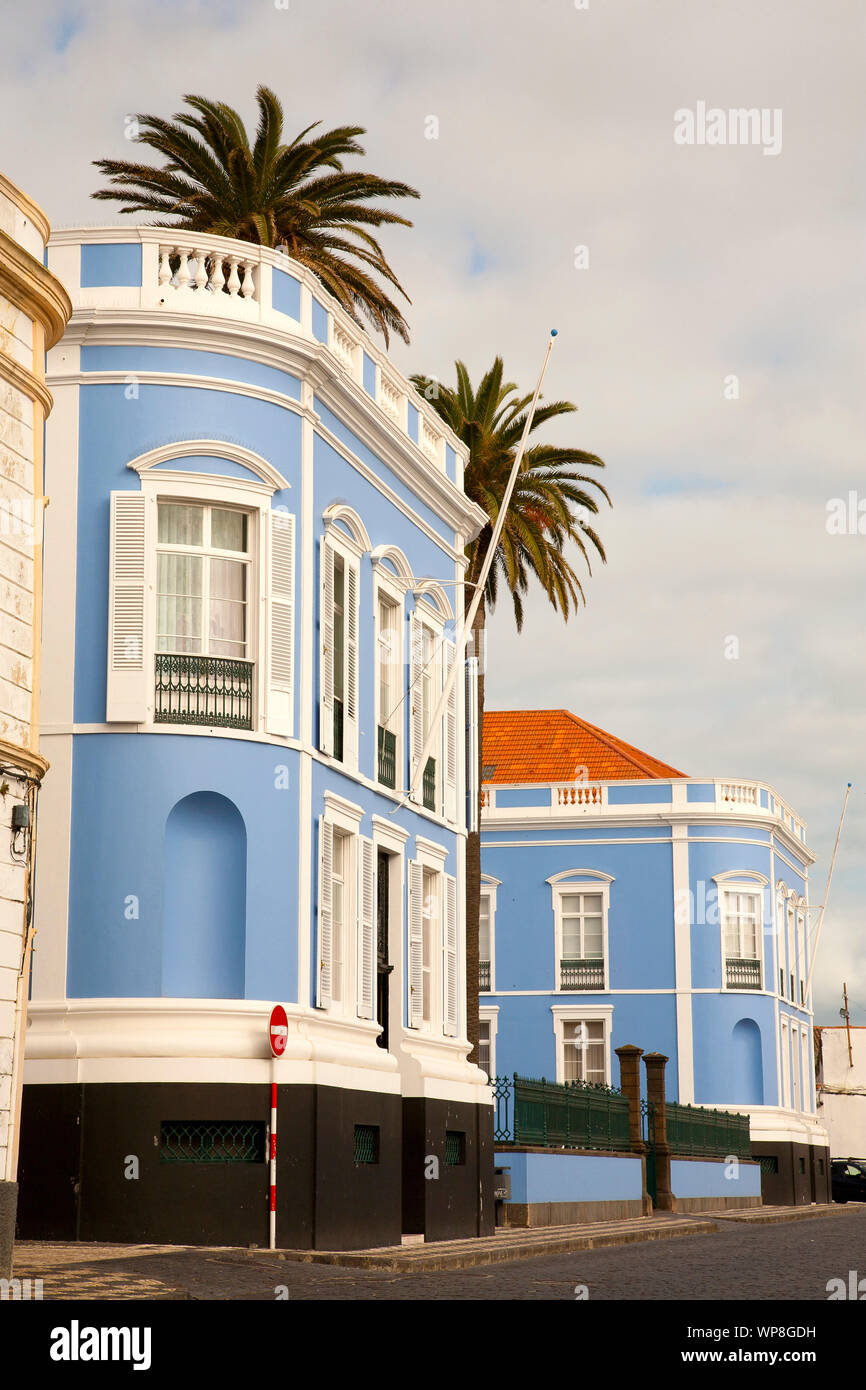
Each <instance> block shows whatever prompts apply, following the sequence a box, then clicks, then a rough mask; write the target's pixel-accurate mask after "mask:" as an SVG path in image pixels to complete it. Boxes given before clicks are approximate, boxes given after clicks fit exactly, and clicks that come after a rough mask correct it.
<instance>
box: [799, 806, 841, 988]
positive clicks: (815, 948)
mask: <svg viewBox="0 0 866 1390" xmlns="http://www.w3.org/2000/svg"><path fill="white" fill-rule="evenodd" d="M850 795H851V783H850V782H849V783H848V786H847V789H846V791H845V800H844V801H843V802H842V814H841V816H840V817H839V829H838V830H837V831H836V843H835V845H834V846H833V857H832V858H831V860H830V872H829V873H828V874H827V887H826V888H825V890H824V901H823V902H822V904H821V916H820V917H819V918H818V925H817V927H816V928H815V944H814V946H813V947H812V950H811V952H810V958H809V973H808V975H807V976H806V990H805V994H806V1005H807V1007H808V1004H809V987H810V985H811V983H812V971H813V970H814V968H815V958H816V956H817V954H818V942H819V940H820V939H821V928H822V927H823V925H824V913H825V912H826V910H827V899H828V898H829V896H830V884H831V883H832V881H833V866H834V864H835V863H836V851H837V850H838V848H839V840H840V837H841V835H842V823H843V821H844V820H845V811H846V810H847V807H848V797H849V796H850Z"/></svg>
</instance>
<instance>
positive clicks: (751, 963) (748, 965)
mask: <svg viewBox="0 0 866 1390" xmlns="http://www.w3.org/2000/svg"><path fill="white" fill-rule="evenodd" d="M725 978H726V980H727V985H728V989H760V988H761V962H760V961H759V960H736V959H734V957H733V956H728V958H727V960H726V961H725Z"/></svg>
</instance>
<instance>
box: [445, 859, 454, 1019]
mask: <svg viewBox="0 0 866 1390" xmlns="http://www.w3.org/2000/svg"><path fill="white" fill-rule="evenodd" d="M442 981H443V986H444V988H443V1000H442V1031H443V1033H445V1035H446V1036H447V1037H449V1038H456V1036H457V880H456V879H455V878H452V876H451V875H450V874H446V875H445V906H444V912H443V921H442Z"/></svg>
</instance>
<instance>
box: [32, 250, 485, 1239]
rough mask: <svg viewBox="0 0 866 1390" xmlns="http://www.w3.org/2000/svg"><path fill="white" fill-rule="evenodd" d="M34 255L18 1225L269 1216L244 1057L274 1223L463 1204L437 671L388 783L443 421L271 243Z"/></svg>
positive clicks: (411, 669)
mask: <svg viewBox="0 0 866 1390" xmlns="http://www.w3.org/2000/svg"><path fill="white" fill-rule="evenodd" d="M48 264H49V266H50V268H51V269H52V271H54V273H55V274H56V275H57V276H58V277H59V279H60V280H61V281H62V282H63V283H64V285H65V286H66V287H67V289H68V291H69V294H70V296H71V299H72V303H73V307H74V312H73V315H72V319H71V322H70V325H69V328H68V331H67V333H66V335H65V336H64V338H63V339H62V341H61V342H60V343H59V344H58V345H57V347H56V348H55V349H54V350H53V351H52V353H51V354H50V358H49V364H48V380H49V383H50V386H51V390H52V392H53V395H54V401H55V407H54V412H53V414H52V417H51V421H50V425H49V428H48V432H47V440H46V477H47V481H46V492H47V493H48V494H49V495H50V498H51V506H50V509H49V512H48V514H47V522H46V530H47V537H46V556H47V559H46V566H45V581H44V582H45V662H44V672H45V675H44V682H43V692H42V730H43V740H44V743H43V746H44V749H45V752H46V755H47V756H48V758H49V759H50V761H51V764H52V769H51V776H50V779H49V782H48V783H47V784H46V789H45V793H44V798H43V801H42V803H41V808H40V826H39V839H38V844H39V864H40V868H41V871H42V872H41V874H40V876H39V881H38V903H37V920H38V929H39V934H38V954H37V957H36V965H35V969H34V975H33V991H32V1005H31V1014H30V1017H31V1025H30V1031H29V1035H28V1049H27V1062H26V1073H25V1080H26V1083H27V1084H26V1099H25V1111H24V1125H23V1128H24V1135H25V1138H24V1144H23V1148H22V1196H21V1222H20V1229H21V1232H22V1234H24V1235H36V1236H39V1235H46V1236H47V1235H51V1236H55V1237H58V1236H66V1237H70V1236H72V1237H79V1238H81V1239H106V1240H171V1241H186V1242H206V1243H219V1244H247V1243H258V1244H264V1243H265V1241H266V1239H267V1226H268V1220H267V1190H268V1178H267V1164H266V1162H265V1155H266V1144H267V1135H266V1128H267V1124H268V1119H269V1109H270V1083H271V1081H272V1080H273V1081H275V1082H276V1083H277V1085H278V1097H279V1104H278V1134H279V1147H278V1173H277V1194H278V1195H277V1243H278V1244H279V1245H282V1246H295V1247H305V1246H306V1247H318V1248H333V1247H358V1246H364V1245H385V1244H392V1243H394V1242H396V1243H399V1241H400V1238H401V1235H402V1234H404V1233H413V1234H418V1233H420V1234H423V1235H425V1236H426V1237H427V1238H437V1237H440V1238H441V1237H447V1236H451V1235H470V1234H476V1233H479V1232H481V1231H482V1230H485V1229H488V1228H489V1223H490V1219H491V1217H492V1201H491V1200H490V1197H489V1193H488V1191H487V1189H488V1187H489V1185H490V1183H491V1181H492V1164H491V1158H490V1132H491V1121H490V1113H491V1112H490V1102H489V1098H488V1088H487V1086H486V1084H485V1082H486V1078H485V1076H484V1074H483V1073H482V1072H481V1071H480V1070H479V1069H478V1068H477V1067H474V1066H472V1065H470V1064H469V1063H468V1062H467V1060H466V1059H467V1055H468V1051H469V1045H468V1042H467V1040H466V1018H465V980H464V978H463V972H462V965H461V963H462V961H463V960H464V956H465V952H464V910H463V903H464V863H465V840H466V816H465V806H466V793H467V789H466V786H465V767H466V759H465V750H464V742H465V732H464V731H465V724H466V719H465V713H464V702H465V699H466V696H465V691H464V683H463V681H458V682H457V683H456V688H455V693H454V695H453V698H452V700H451V702H450V705H449V707H448V709H447V712H446V716H445V718H444V720H443V721H442V727H441V728H440V729H439V730H438V731H437V741H436V744H435V747H434V752H433V755H432V757H431V758H430V759H429V761H428V763H427V764H426V766H425V768H424V771H423V783H422V787H421V789H420V790H419V792H418V794H417V796H416V797H415V798H414V800H413V801H412V802H411V803H408V802H407V801H406V798H405V796H404V792H405V789H406V788H407V787H408V785H409V781H410V778H411V775H412V773H413V772H414V770H415V768H416V765H417V762H418V758H419V755H420V751H421V748H422V745H423V742H424V739H425V736H426V734H427V732H428V729H429V727H430V720H431V717H432V712H433V710H434V707H435V705H436V701H437V698H438V695H439V693H440V691H441V687H442V681H443V679H444V676H445V673H446V671H447V670H448V668H449V663H451V662H452V661H453V660H454V644H453V640H452V639H453V620H454V613H455V607H457V608H459V606H460V605H462V588H461V584H462V578H463V571H464V564H465V556H464V549H465V546H466V543H467V541H468V540H470V539H471V538H472V537H473V536H474V535H475V534H477V531H478V529H479V527H480V525H481V524H482V522H483V519H484V518H483V514H482V513H481V512H480V510H479V509H478V508H476V507H475V506H474V505H473V504H471V503H470V502H469V501H468V499H467V498H466V496H465V493H464V492H463V487H462V477H463V467H464V463H465V457H466V455H465V450H464V447H463V446H462V445H461V443H460V442H459V441H458V440H457V439H456V437H454V436H453V435H452V434H451V433H450V432H449V431H448V429H447V428H445V427H444V426H443V425H442V423H441V422H440V420H439V418H438V416H437V415H436V414H435V412H434V410H433V408H432V406H431V405H430V403H429V401H426V400H425V399H423V398H422V397H420V396H419V395H418V394H417V393H416V392H415V391H414V389H413V388H412V387H411V385H410V384H409V382H408V381H407V380H406V379H405V378H404V377H403V376H402V375H401V374H400V373H399V372H398V371H396V369H395V368H394V367H393V366H392V364H391V363H390V361H389V359H388V358H387V357H386V356H385V354H384V353H383V352H382V351H381V350H380V349H379V348H378V347H377V346H375V345H374V344H373V343H372V342H371V340H370V339H369V338H368V337H367V335H366V333H365V332H364V331H363V330H362V329H360V328H359V327H358V326H357V325H356V324H355V323H354V322H353V321H352V320H351V318H350V317H348V316H347V315H346V314H345V313H344V312H343V311H342V309H341V308H340V307H339V306H338V305H337V304H336V302H335V301H334V300H333V299H331V298H330V297H329V296H328V295H327V294H326V293H325V292H324V290H323V289H322V287H321V285H320V283H319V282H318V280H317V279H316V278H315V277H314V276H312V275H311V274H310V273H309V272H308V271H307V270H305V269H304V268H303V267H301V266H299V265H297V264H295V263H293V262H291V261H290V260H288V259H287V258H286V257H285V256H284V255H282V254H281V253H279V252H273V251H269V250H266V249H262V248H259V247H253V246H250V245H249V244H247V243H242V242H235V241H230V240H226V239H223V238H209V239H204V240H202V239H201V238H200V237H198V236H197V235H194V234H186V233H169V232H166V231H165V230H159V229H150V228H133V229H123V230H120V229H118V228H114V227H111V228H104V229H96V230H87V231H86V232H76V231H64V232H60V233H59V234H57V235H56V236H55V237H54V238H53V239H52V242H51V244H50V247H49V252H48ZM276 1003H279V1004H282V1005H284V1006H285V1009H286V1012H287V1015H288V1035H287V1039H286V1046H285V1051H284V1053H283V1055H282V1056H281V1057H280V1058H279V1059H278V1060H272V1059H271V1054H270V1047H269V1040H268V1029H267V1023H268V1017H269V1013H270V1009H271V1006H272V1005H273V1004H276ZM433 1159H435V1163H431V1160H433ZM434 1171H436V1172H438V1177H437V1180H436V1181H431V1180H430V1178H431V1173H433V1172H434ZM488 1175H489V1176H488ZM46 1194H47V1197H46ZM485 1194H487V1195H486V1196H485Z"/></svg>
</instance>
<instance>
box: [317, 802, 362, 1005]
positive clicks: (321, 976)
mask: <svg viewBox="0 0 866 1390" xmlns="http://www.w3.org/2000/svg"><path fill="white" fill-rule="evenodd" d="M362 817H363V810H362V808H361V807H360V806H356V805H355V804H354V803H353V802H349V801H346V800H345V799H344V798H343V797H339V796H336V795H334V794H333V793H330V792H326V793H325V811H324V814H323V815H321V816H320V817H319V876H318V910H317V932H316V952H317V955H316V960H317V966H316V1007H317V1008H320V1009H326V1010H327V1011H328V1012H330V1013H333V1014H336V1015H338V1016H342V1017H358V1018H363V1019H373V1018H374V1017H375V981H376V883H375V871H376V860H375V853H374V846H373V841H372V839H370V838H369V837H368V836H366V835H361V834H359V827H360V824H361V820H362Z"/></svg>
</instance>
